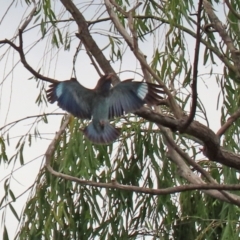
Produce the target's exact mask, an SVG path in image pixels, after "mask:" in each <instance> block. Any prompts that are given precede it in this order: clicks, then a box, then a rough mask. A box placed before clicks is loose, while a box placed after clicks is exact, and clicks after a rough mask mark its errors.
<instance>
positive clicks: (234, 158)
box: [135, 108, 240, 170]
mask: <svg viewBox="0 0 240 240" xmlns="http://www.w3.org/2000/svg"><path fill="white" fill-rule="evenodd" d="M135 113H136V114H137V115H139V116H140V117H143V118H145V119H146V120H148V121H151V122H154V123H157V124H160V125H162V126H165V127H168V128H170V129H172V130H173V131H180V130H181V124H182V123H181V120H177V119H174V118H173V117H169V116H164V115H162V114H160V113H156V112H155V111H153V110H151V109H147V108H142V109H141V110H139V111H137V112H135ZM184 133H186V134H189V135H191V136H194V137H196V138H198V139H200V140H201V141H202V142H203V143H204V146H205V147H204V154H205V155H206V156H207V157H208V158H209V159H210V160H211V161H215V162H218V163H221V164H223V165H225V166H228V167H233V168H235V169H238V170H240V155H238V154H235V153H232V152H229V151H227V150H225V149H223V148H220V145H219V138H218V136H217V135H216V134H215V133H214V132H213V131H212V130H211V129H209V128H208V127H206V126H204V125H203V124H201V123H199V122H197V121H193V122H192V123H191V124H190V125H189V127H188V128H187V129H185V130H184Z"/></svg>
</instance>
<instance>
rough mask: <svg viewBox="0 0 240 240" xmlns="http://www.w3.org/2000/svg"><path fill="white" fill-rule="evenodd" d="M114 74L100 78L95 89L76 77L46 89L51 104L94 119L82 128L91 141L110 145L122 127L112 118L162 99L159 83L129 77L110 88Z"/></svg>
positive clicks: (77, 115) (82, 117) (79, 116)
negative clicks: (55, 103)
mask: <svg viewBox="0 0 240 240" xmlns="http://www.w3.org/2000/svg"><path fill="white" fill-rule="evenodd" d="M111 78H112V74H107V75H104V76H103V77H101V78H100V79H99V81H98V84H97V86H96V87H95V88H94V89H93V90H90V89H87V88H85V87H83V86H82V85H81V84H80V83H79V82H78V81H77V80H76V79H71V80H68V81H63V82H59V83H56V84H55V83H54V84H52V85H51V86H50V89H49V90H48V91H47V98H48V100H49V102H50V103H54V102H55V101H57V102H58V105H59V106H60V107H61V108H62V109H63V110H66V111H68V112H69V113H71V114H72V115H74V116H75V117H78V118H81V119H92V122H91V123H90V124H89V125H88V126H87V127H86V128H85V129H84V130H83V133H84V134H85V136H87V137H88V138H89V139H90V140H91V141H92V142H94V143H98V144H108V143H111V142H113V141H114V140H116V139H117V138H118V137H119V135H120V131H119V129H116V128H114V127H113V126H112V125H110V123H109V119H112V118H114V117H119V116H121V115H123V114H124V113H128V112H132V111H136V110H138V109H139V108H141V107H142V106H143V105H144V104H145V103H149V104H151V105H153V104H157V102H158V101H159V100H160V99H161V98H162V97H161V96H159V95H158V94H159V93H164V92H163V91H162V90H160V89H159V88H160V86H158V85H155V84H150V83H145V82H132V80H126V81H123V82H120V83H119V84H117V85H116V86H114V87H112V88H111Z"/></svg>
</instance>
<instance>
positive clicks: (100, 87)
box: [95, 73, 114, 93]
mask: <svg viewBox="0 0 240 240" xmlns="http://www.w3.org/2000/svg"><path fill="white" fill-rule="evenodd" d="M113 76H114V74H113V73H108V74H106V75H104V76H102V77H101V78H100V79H99V80H98V83H97V86H96V87H95V91H97V92H100V93H108V91H109V90H110V89H111V84H112V77H113Z"/></svg>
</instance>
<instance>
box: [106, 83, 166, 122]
mask: <svg viewBox="0 0 240 240" xmlns="http://www.w3.org/2000/svg"><path fill="white" fill-rule="evenodd" d="M160 88H161V87H160V86H159V85H156V84H152V83H146V82H132V80H125V81H123V82H120V83H119V84H117V85H116V86H114V87H113V88H112V89H111V93H110V101H109V102H110V106H109V118H110V119H111V118H113V117H119V116H121V115H123V114H124V113H129V112H133V111H136V110H138V109H139V108H141V107H142V106H143V105H144V104H145V103H147V104H149V105H154V104H157V103H158V102H159V100H160V99H162V97H161V96H160V95H159V94H163V93H164V91H162V90H160Z"/></svg>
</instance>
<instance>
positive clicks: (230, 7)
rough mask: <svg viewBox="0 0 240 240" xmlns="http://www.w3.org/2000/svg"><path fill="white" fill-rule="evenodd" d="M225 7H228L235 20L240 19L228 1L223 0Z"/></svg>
mask: <svg viewBox="0 0 240 240" xmlns="http://www.w3.org/2000/svg"><path fill="white" fill-rule="evenodd" d="M224 2H225V3H226V5H227V6H228V8H229V10H230V11H231V12H232V13H233V15H235V17H236V18H238V19H240V14H239V13H238V12H237V11H236V10H235V9H234V8H233V6H232V5H231V4H230V2H229V1H228V0H224Z"/></svg>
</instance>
